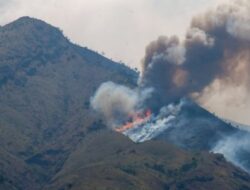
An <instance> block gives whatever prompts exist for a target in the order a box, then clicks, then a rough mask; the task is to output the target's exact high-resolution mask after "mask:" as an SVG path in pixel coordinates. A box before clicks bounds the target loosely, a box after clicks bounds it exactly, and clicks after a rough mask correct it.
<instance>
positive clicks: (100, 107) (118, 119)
mask: <svg viewBox="0 0 250 190" xmlns="http://www.w3.org/2000/svg"><path fill="white" fill-rule="evenodd" d="M151 91H152V90H151V89H150V88H149V89H144V90H142V91H139V90H137V89H130V88H128V87H125V86H122V85H118V84H115V83H113V82H106V83H103V84H102V85H101V86H100V87H99V89H98V90H97V91H96V93H95V95H94V96H93V97H92V98H91V106H92V108H93V109H94V110H96V111H97V112H99V113H100V114H101V115H102V116H103V117H104V118H105V120H106V121H107V123H108V124H109V126H111V127H113V128H115V127H118V126H119V125H121V124H123V123H124V122H126V121H127V120H128V119H129V118H130V116H131V115H134V114H135V113H136V112H138V111H139V110H140V109H142V108H143V101H144V100H146V99H147V98H148V96H149V95H150V93H151Z"/></svg>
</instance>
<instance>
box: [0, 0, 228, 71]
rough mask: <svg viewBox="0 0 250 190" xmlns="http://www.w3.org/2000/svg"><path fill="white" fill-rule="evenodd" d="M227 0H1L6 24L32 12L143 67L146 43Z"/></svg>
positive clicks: (76, 37) (101, 49) (2, 19)
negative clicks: (141, 61)
mask: <svg viewBox="0 0 250 190" xmlns="http://www.w3.org/2000/svg"><path fill="white" fill-rule="evenodd" d="M222 1H224V0H0V24H1V25H4V24H6V23H8V22H10V21H12V20H14V19H16V18H18V17H20V16H25V15H27V16H32V17H36V18H40V19H42V20H45V21H47V22H49V23H51V24H53V25H55V26H58V27H60V28H61V29H62V30H63V31H64V33H65V35H66V36H68V37H69V38H70V39H71V40H72V41H73V42H76V43H78V44H80V45H82V46H88V47H89V48H91V49H94V50H97V51H98V52H105V54H106V56H107V57H109V58H112V59H114V60H117V61H119V60H122V61H123V62H125V63H126V64H128V65H130V66H132V67H140V66H139V65H140V60H141V59H142V57H143V55H144V50H145V46H146V45H147V44H148V43H149V42H150V41H152V40H155V39H156V38H157V37H158V36H160V35H172V34H176V35H178V36H182V35H183V34H184V33H185V31H186V28H187V27H188V25H189V22H190V20H191V17H192V16H193V15H195V14H197V13H199V12H202V11H204V10H205V9H207V8H208V7H213V6H215V5H216V4H218V3H220V2H222Z"/></svg>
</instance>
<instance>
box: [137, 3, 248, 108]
mask: <svg viewBox="0 0 250 190" xmlns="http://www.w3.org/2000/svg"><path fill="white" fill-rule="evenodd" d="M249 72H250V1H236V2H235V3H234V4H231V5H224V6H220V7H218V8H217V9H216V10H214V11H210V12H207V13H206V14H204V15H202V16H199V17H196V18H194V19H193V20H192V23H191V26H190V28H189V29H188V31H187V33H186V37H185V40H184V41H183V42H180V40H179V39H178V38H177V37H170V38H167V37H159V38H158V40H156V41H154V42H152V43H151V44H150V45H149V46H148V47H147V49H146V56H145V58H144V61H143V64H142V76H141V79H140V82H139V85H140V88H147V87H153V89H154V92H153V94H152V97H151V98H150V99H148V100H147V102H146V103H147V105H148V106H149V107H151V108H152V109H153V110H154V111H158V110H159V109H160V108H161V107H162V106H164V105H167V104H169V103H170V102H174V101H177V100H179V99H180V98H182V97H194V94H195V95H196V97H197V96H198V97H199V96H202V95H203V93H204V89H208V88H210V89H212V88H213V87H212V86H213V83H214V82H215V81H216V82H217V83H218V84H219V86H220V89H222V90H223V88H226V87H227V86H228V85H244V87H245V88H247V89H248V88H249V85H248V84H249V82H250V80H249V75H248V73H249Z"/></svg>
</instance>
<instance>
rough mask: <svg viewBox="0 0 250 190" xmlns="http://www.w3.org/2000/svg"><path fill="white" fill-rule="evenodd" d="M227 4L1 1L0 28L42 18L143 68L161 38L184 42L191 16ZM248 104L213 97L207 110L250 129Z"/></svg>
mask: <svg viewBox="0 0 250 190" xmlns="http://www.w3.org/2000/svg"><path fill="white" fill-rule="evenodd" d="M225 1H230V0H0V25H5V24H7V23H9V22H11V21H14V20H15V19H17V18H19V17H21V16H31V17H35V18H38V19H42V20H44V21H46V22H48V23H50V24H52V25H54V26H56V27H59V28H61V29H62V30H63V32H64V34H65V35H66V36H67V37H68V38H69V39H70V40H71V41H72V42H74V43H77V44H79V45H81V46H83V47H88V48H90V49H93V50H95V51H97V52H99V53H104V54H105V56H106V57H108V58H111V59H113V60H115V61H122V62H124V63H125V64H127V65H129V66H130V67H132V68H135V67H136V68H138V69H140V62H141V60H142V58H143V56H144V52H145V47H146V46H147V45H148V44H149V43H150V42H151V41H153V40H155V39H157V38H158V37H159V36H162V35H164V36H170V35H177V36H179V37H184V34H185V33H186V29H187V28H188V26H189V24H190V21H191V19H192V17H193V16H195V15H197V14H199V13H202V12H204V11H205V10H207V9H209V8H214V7H216V5H218V4H221V3H223V2H225ZM232 93H238V94H241V92H240V90H239V92H237V91H236V90H235V89H232ZM219 96H220V97H223V94H219ZM215 97H218V96H215ZM248 102H249V103H247V104H246V105H245V107H239V106H238V105H237V102H236V103H235V105H230V108H228V102H227V101H226V99H223V98H221V99H218V98H213V97H211V98H210V99H209V101H208V102H207V104H206V105H204V106H206V107H207V108H209V109H210V110H211V111H212V112H215V113H216V114H218V115H220V116H222V117H225V118H229V119H231V120H236V121H238V122H241V123H246V124H250V118H249V117H248V113H249V112H250V101H248ZM241 105H242V104H241ZM248 105H249V106H248Z"/></svg>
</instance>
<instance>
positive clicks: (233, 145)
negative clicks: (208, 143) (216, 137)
mask: <svg viewBox="0 0 250 190" xmlns="http://www.w3.org/2000/svg"><path fill="white" fill-rule="evenodd" d="M249 147H250V135H249V133H243V132H239V133H237V134H234V135H232V136H229V137H225V138H224V139H222V140H221V141H219V142H218V143H217V145H216V146H215V147H214V149H213V150H212V152H214V153H220V154H223V155H224V156H225V158H226V159H227V160H228V161H230V162H232V163H234V164H235V165H237V166H238V167H240V168H242V169H243V170H245V171H248V172H250V160H249V156H250V150H249Z"/></svg>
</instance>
